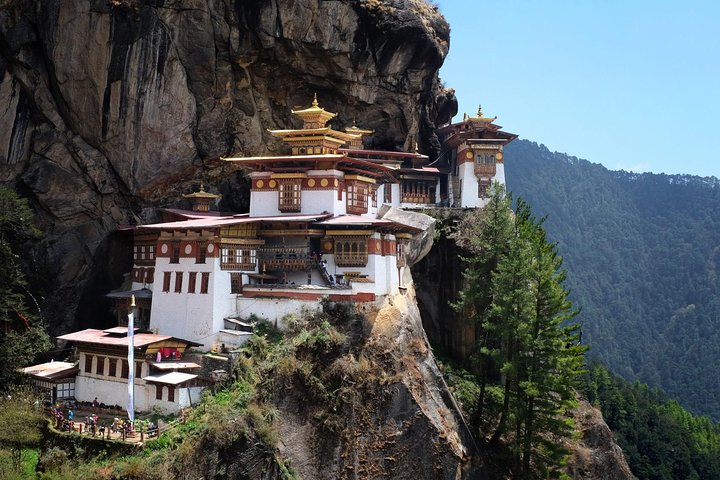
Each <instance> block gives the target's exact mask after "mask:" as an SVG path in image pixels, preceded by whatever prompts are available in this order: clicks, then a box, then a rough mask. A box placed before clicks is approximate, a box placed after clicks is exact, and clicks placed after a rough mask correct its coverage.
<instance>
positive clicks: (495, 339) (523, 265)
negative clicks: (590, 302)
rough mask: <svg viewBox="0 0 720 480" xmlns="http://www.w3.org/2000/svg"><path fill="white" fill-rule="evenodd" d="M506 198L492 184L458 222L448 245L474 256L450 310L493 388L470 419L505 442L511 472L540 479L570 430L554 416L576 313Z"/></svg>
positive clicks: (565, 391)
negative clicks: (460, 315) (486, 197)
mask: <svg viewBox="0 0 720 480" xmlns="http://www.w3.org/2000/svg"><path fill="white" fill-rule="evenodd" d="M510 203H511V200H510V197H509V195H507V194H506V193H505V191H504V189H503V188H502V187H501V186H498V185H496V186H495V187H494V188H493V191H492V193H491V200H490V202H489V204H488V205H487V206H486V207H485V208H484V209H483V210H482V211H481V212H480V213H476V214H471V215H469V216H468V217H466V218H465V220H464V221H463V222H461V225H460V227H459V229H458V236H459V237H458V240H459V241H458V244H459V245H460V246H461V247H464V248H465V249H466V250H468V251H469V252H470V253H474V254H475V256H474V257H471V258H470V259H468V260H469V261H468V262H467V263H468V269H467V271H466V273H465V275H464V279H465V288H464V289H463V291H462V292H461V294H460V301H459V302H458V304H457V305H456V308H458V309H461V310H462V311H464V312H470V313H471V315H470V316H469V318H470V319H471V321H473V322H475V323H476V325H477V328H476V331H477V332H479V335H478V336H477V337H476V338H478V345H477V352H478V353H477V354H476V355H475V356H474V358H473V360H474V363H475V365H474V366H475V370H476V371H477V372H478V381H479V384H480V385H481V389H482V388H485V387H484V386H485V385H488V387H487V389H488V390H489V391H493V392H494V393H495V395H494V396H492V395H490V396H484V395H483V394H482V393H481V395H479V398H478V405H477V408H476V415H475V416H476V417H477V418H476V421H475V422H474V423H475V425H476V426H478V427H481V428H482V427H485V428H483V431H484V430H488V431H492V434H491V436H490V440H489V442H490V443H491V444H498V443H500V442H501V440H502V441H503V443H504V444H505V445H506V446H507V447H508V449H509V450H510V452H511V453H512V458H513V463H514V468H513V470H514V471H516V472H517V474H518V477H519V478H533V476H534V475H536V474H539V475H541V476H542V477H547V476H553V475H554V474H555V473H556V467H557V466H558V465H560V464H561V463H562V462H563V460H564V457H565V455H566V454H565V452H564V451H563V449H562V448H561V447H560V446H559V442H558V441H557V439H558V437H566V436H569V435H570V434H571V432H572V425H571V424H569V423H568V420H566V419H564V418H563V414H564V413H565V412H566V411H567V410H568V409H570V408H571V407H572V406H573V405H574V402H575V394H574V387H575V386H576V385H577V382H578V379H579V376H580V375H581V374H582V367H583V352H584V350H585V349H584V347H582V346H580V345H579V343H578V335H577V331H578V327H577V326H576V325H573V324H570V325H568V324H567V322H568V321H569V320H570V319H572V317H573V316H574V315H575V313H576V312H575V311H574V310H573V308H572V305H571V303H570V302H569V301H568V299H567V295H568V292H567V290H566V289H565V288H564V287H563V285H562V284H563V281H564V279H565V273H564V272H563V271H562V270H561V266H562V258H561V257H560V256H559V255H558V254H557V252H556V249H555V246H554V245H552V244H550V243H549V242H548V241H547V239H546V236H545V231H544V230H543V228H542V221H538V220H536V219H535V218H533V217H532V215H531V213H530V208H529V206H528V205H527V204H526V203H525V202H523V201H522V200H520V201H518V208H517V213H516V214H515V215H514V216H513V215H512V214H511V213H510V211H509V205H510ZM497 209H502V210H501V211H496V210H497ZM476 216H479V217H480V218H479V219H478V218H476ZM501 219H502V220H501ZM508 219H509V221H508ZM473 225H476V227H473ZM500 225H502V232H503V236H502V237H497V236H495V235H494V234H493V233H492V232H496V231H498V228H499V226H500ZM483 229H487V230H486V231H483ZM468 232H469V233H471V234H473V233H474V234H475V236H474V237H472V236H471V237H468V236H467V235H468ZM493 236H495V238H497V239H499V240H500V243H499V244H493V243H492V241H491V240H490V238H492V237H493ZM460 237H463V238H460ZM478 323H479V325H478Z"/></svg>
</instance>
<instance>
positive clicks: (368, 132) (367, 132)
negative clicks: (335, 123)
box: [345, 119, 375, 137]
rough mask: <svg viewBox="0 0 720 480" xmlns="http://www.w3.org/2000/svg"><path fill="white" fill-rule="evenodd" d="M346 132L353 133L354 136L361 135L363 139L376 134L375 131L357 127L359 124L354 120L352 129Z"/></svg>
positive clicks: (347, 129) (346, 129)
mask: <svg viewBox="0 0 720 480" xmlns="http://www.w3.org/2000/svg"><path fill="white" fill-rule="evenodd" d="M345 132H346V133H352V134H354V135H360V136H361V137H362V136H365V135H372V134H373V133H375V130H365V129H362V128H360V127H358V126H357V123H356V122H355V119H353V123H352V127H346V128H345Z"/></svg>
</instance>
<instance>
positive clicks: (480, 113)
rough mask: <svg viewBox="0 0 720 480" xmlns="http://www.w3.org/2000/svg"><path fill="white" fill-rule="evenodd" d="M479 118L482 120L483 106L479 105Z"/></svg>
mask: <svg viewBox="0 0 720 480" xmlns="http://www.w3.org/2000/svg"><path fill="white" fill-rule="evenodd" d="M477 116H478V118H482V104H480V105H478V114H477Z"/></svg>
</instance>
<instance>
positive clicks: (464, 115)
mask: <svg viewBox="0 0 720 480" xmlns="http://www.w3.org/2000/svg"><path fill="white" fill-rule="evenodd" d="M467 119H468V114H467V112H465V113H463V122H465V121H467Z"/></svg>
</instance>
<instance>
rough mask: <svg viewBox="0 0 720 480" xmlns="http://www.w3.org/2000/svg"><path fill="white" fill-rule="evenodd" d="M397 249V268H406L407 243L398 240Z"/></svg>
mask: <svg viewBox="0 0 720 480" xmlns="http://www.w3.org/2000/svg"><path fill="white" fill-rule="evenodd" d="M395 248H396V251H395V253H396V255H397V266H398V267H404V266H405V265H407V261H406V260H405V242H404V241H403V240H400V239H398V240H397V242H396V243H395Z"/></svg>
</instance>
